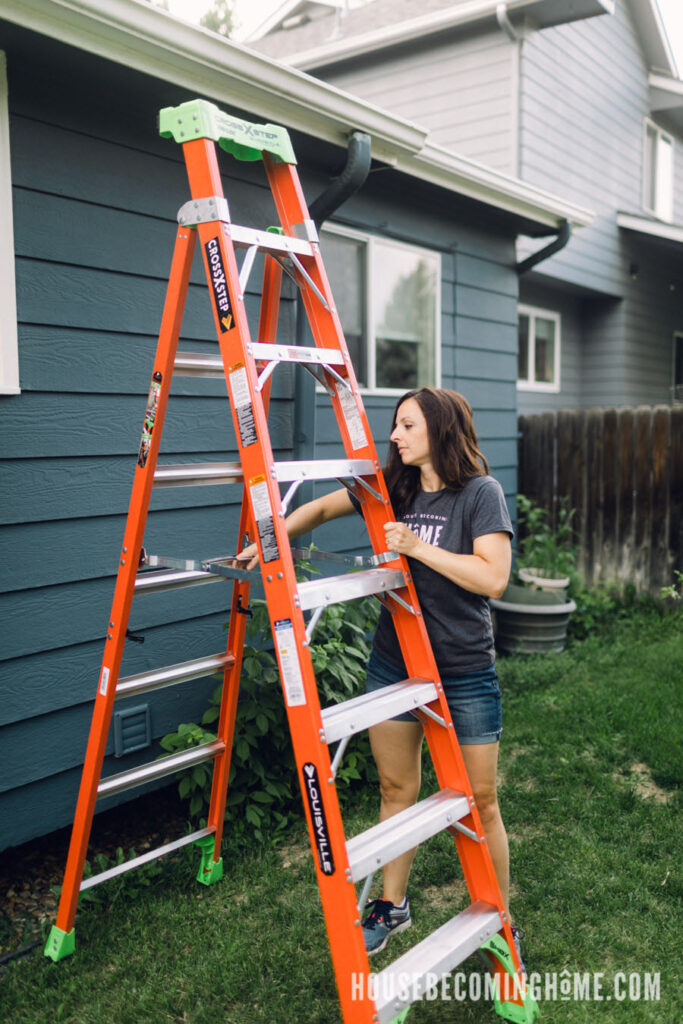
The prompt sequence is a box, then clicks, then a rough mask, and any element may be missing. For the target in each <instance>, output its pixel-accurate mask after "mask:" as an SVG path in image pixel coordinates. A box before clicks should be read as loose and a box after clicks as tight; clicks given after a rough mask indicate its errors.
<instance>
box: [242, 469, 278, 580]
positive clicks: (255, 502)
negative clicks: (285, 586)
mask: <svg viewBox="0 0 683 1024" xmlns="http://www.w3.org/2000/svg"><path fill="white" fill-rule="evenodd" d="M249 493H250V495H251V505H252V508H253V510H254V519H255V520H256V526H257V527H258V535H259V539H260V541H261V551H262V552H263V561H264V562H274V561H276V559H278V558H279V557H280V549H279V548H278V546H277V537H276V536H275V525H274V523H273V516H272V512H271V508H270V497H269V495H268V484H267V483H266V479H265V477H263V476H256V477H254V478H253V480H250V481H249Z"/></svg>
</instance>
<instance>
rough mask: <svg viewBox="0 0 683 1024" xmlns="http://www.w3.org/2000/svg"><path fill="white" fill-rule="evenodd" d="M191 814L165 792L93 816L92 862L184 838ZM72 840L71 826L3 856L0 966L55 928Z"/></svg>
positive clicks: (171, 790)
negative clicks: (49, 927) (98, 856)
mask: <svg viewBox="0 0 683 1024" xmlns="http://www.w3.org/2000/svg"><path fill="white" fill-rule="evenodd" d="M186 821H187V811H186V808H185V805H183V804H181V803H180V800H179V798H178V795H177V791H176V788H175V787H174V786H173V787H167V788H165V789H161V790H157V791H156V792H153V793H148V794H146V795H144V796H141V797H138V798H137V799H136V800H133V801H131V802H129V803H126V804H121V805H120V806H118V807H114V808H112V810H110V811H104V812H103V813H100V814H97V815H95V819H94V822H93V828H92V834H91V838H90V846H89V848H88V857H89V858H90V859H91V858H92V857H93V856H94V855H95V854H97V853H104V854H106V856H107V857H114V856H115V853H116V850H117V848H118V847H122V849H123V850H124V852H127V851H128V850H130V849H135V852H136V853H137V854H140V853H143V852H144V851H145V850H148V849H154V848H155V847H157V846H162V845H163V844H164V843H169V842H172V841H173V840H174V839H178V838H180V836H182V835H184V834H185V831H186ZM70 838H71V826H69V827H68V828H63V829H60V830H59V831H58V832H52V833H50V834H49V835H47V836H41V837H40V838H39V839H33V840H31V842H28V843H24V844H23V845H22V846H13V847H10V848H9V849H7V850H3V851H1V852H0V961H1V960H2V959H3V958H6V957H7V954H12V953H14V952H15V951H16V950H18V949H22V948H23V947H24V946H30V945H31V944H32V943H35V942H36V941H38V940H41V939H42V936H43V935H44V934H45V930H46V926H47V925H49V924H51V923H53V922H54V919H55V916H56V913H57V903H58V897H57V896H55V894H54V893H53V892H52V888H53V886H57V885H61V884H62V879H63V877H64V866H65V864H66V856H67V852H68V848H69V840H70Z"/></svg>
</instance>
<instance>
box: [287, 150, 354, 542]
mask: <svg viewBox="0 0 683 1024" xmlns="http://www.w3.org/2000/svg"><path fill="white" fill-rule="evenodd" d="M370 160H371V143H370V136H369V135H366V134H365V132H353V134H352V135H351V136H350V138H349V144H348V149H347V152H346V165H345V167H344V170H343V171H342V172H341V174H340V175H339V177H338V178H335V179H334V180H333V181H332V182H331V184H330V185H329V186H328V188H326V189H325V191H324V192H322V193H321V195H319V196H318V197H317V199H314V200H313V202H312V203H311V205H310V207H309V213H310V215H311V219H312V220H313V221H314V222H315V226H316V228H317V229H318V230H320V227H321V225H322V224H323V223H324V221H326V220H327V218H328V217H330V216H331V215H332V214H333V213H334V212H335V210H338V209H339V207H340V206H341V205H342V203H344V202H345V201H346V200H347V199H350V198H351V196H352V195H354V193H356V192H357V191H358V189H359V188H361V186H362V185H363V184H364V183H365V180H366V179H367V176H368V173H369V171H370ZM307 323H308V320H307V318H306V311H305V309H304V304H303V300H302V298H301V293H299V295H298V296H297V301H296V344H297V345H305V344H306V343H307V338H306V327H307ZM315 405H316V395H315V381H314V379H313V378H312V377H311V375H310V374H309V373H308V372H307V371H306V370H305V369H304V368H303V366H302V365H301V364H300V363H296V364H295V370H294V452H293V455H294V458H295V459H296V460H297V461H299V460H301V461H303V460H308V459H314V458H315V431H316V415H315ZM312 496H313V494H312V485H311V484H303V485H302V487H301V488H300V489H299V493H298V495H297V497H298V498H299V501H298V502H297V504H303V503H304V502H306V501H310V500H311V498H312ZM302 543H304V544H305V543H306V538H305V537H304V538H302Z"/></svg>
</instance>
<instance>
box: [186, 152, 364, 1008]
mask: <svg viewBox="0 0 683 1024" xmlns="http://www.w3.org/2000/svg"><path fill="white" fill-rule="evenodd" d="M183 150H184V154H185V160H186V166H187V171H188V177H189V180H190V189H191V193H192V196H193V198H201V197H202V196H203V195H213V196H219V197H220V196H221V195H222V183H221V179H220V173H219V170H218V164H217V160H216V153H215V148H214V145H213V143H211V142H210V141H209V140H205V139H202V140H199V139H197V140H193V141H191V142H187V143H184V145H183ZM197 234H198V236H199V240H200V244H201V247H202V256H203V258H204V262H205V266H206V270H207V274H208V277H209V282H210V285H211V287H212V288H213V284H212V280H213V278H212V275H213V274H217V276H218V278H220V277H221V275H224V278H225V283H226V285H227V290H228V299H229V307H230V308H229V317H230V319H227V318H226V319H225V320H223V317H224V316H225V315H226V314H225V310H221V308H220V307H219V305H218V297H217V296H216V292H215V290H214V311H213V312H214V321H215V324H216V330H217V335H218V341H219V346H220V350H221V355H222V358H223V363H224V366H225V369H226V376H227V378H228V386H229V391H230V394H231V398H232V401H231V412H232V415H233V421H234V425H235V434H236V438H237V444H238V449H239V453H240V461H241V463H242V466H243V470H244V478H245V488H246V491H247V494H248V498H249V503H250V509H251V514H252V516H253V520H254V523H255V526H256V541H257V546H258V550H259V560H260V564H261V574H262V581H263V585H264V590H265V593H266V600H267V604H268V613H269V617H270V622H271V627H272V629H273V636H274V639H275V653H276V656H277V660H278V665H279V668H280V677H281V681H282V687H283V693H284V699H285V707H286V710H287V715H288V719H289V723H290V731H291V736H292V745H293V748H294V757H295V762H296V766H297V773H298V776H299V783H300V786H301V791H302V795H303V804H304V812H305V816H306V821H307V825H308V830H309V837H310V841H311V846H312V849H313V851H314V861H315V868H316V874H317V877H318V885H319V888H320V891H321V897H322V904H323V910H324V913H325V917H326V923H327V927H328V931H329V932H330V934H332V933H334V935H335V941H334V942H333V943H331V949H332V958H333V961H334V964H335V972H336V975H337V977H343V978H346V979H350V978H351V977H352V975H353V974H354V973H355V974H356V975H357V976H360V975H361V974H364V975H367V974H368V971H369V967H368V959H367V954H366V952H365V944H364V942H363V936H362V933H361V927H360V918H359V915H358V909H357V906H356V892H355V887H354V884H353V879H352V877H351V872H350V868H349V863H348V856H347V853H346V843H345V837H344V828H343V824H342V819H341V812H340V809H339V802H338V799H337V794H336V790H335V788H334V779H333V777H332V774H331V765H330V756H329V751H328V748H327V744H326V743H325V741H324V739H323V736H324V730H323V729H322V718H321V711H320V702H319V698H318V692H317V685H316V681H315V674H314V671H313V663H312V660H311V656H310V652H309V650H308V640H307V638H306V630H305V622H304V618H303V613H302V611H301V609H300V607H298V606H297V603H296V602H297V598H298V596H297V580H296V574H295V570H294V562H293V559H292V555H291V550H290V544H289V538H288V536H287V530H286V526H285V521H284V514H283V512H282V507H281V501H280V492H279V485H278V483H277V479H276V475H275V467H274V460H273V454H272V449H271V444H270V438H269V433H268V425H267V419H266V415H265V410H264V407H263V400H262V393H261V392H259V390H258V388H257V384H258V376H257V373H256V368H255V364H254V361H253V359H251V358H250V357H249V356H248V352H247V346H248V344H249V341H250V339H249V326H248V322H247V318H246V312H245V308H244V301H243V296H242V294H241V291H240V287H239V273H238V269H237V262H236V259H235V253H234V248H233V245H232V242H231V239H230V225H229V224H217V223H216V222H209V223H208V224H199V225H198V227H197ZM209 243H210V244H209ZM216 253H218V254H219V255H218V256H216ZM235 373H238V374H239V381H236V380H235V379H234V378H233V374H235ZM238 385H239V390H240V393H241V397H242V399H244V397H245V389H246V391H247V392H248V394H247V395H246V401H245V402H244V404H243V405H242V406H241V408H238V407H237V404H236V402H235V392H236V391H237V390H238ZM339 994H340V999H341V1001H342V1005H343V1006H344V1013H345V1016H346V1019H347V1020H351V1019H353V1020H354V1021H356V1022H358V1024H372V1020H373V1015H374V1012H375V1010H374V1003H373V1000H372V999H371V998H370V996H369V994H368V993H367V991H364V992H363V994H362V998H359V999H353V993H352V992H351V986H350V984H349V985H348V986H341V987H340V993H339Z"/></svg>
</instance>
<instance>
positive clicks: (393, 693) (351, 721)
mask: <svg viewBox="0 0 683 1024" xmlns="http://www.w3.org/2000/svg"><path fill="white" fill-rule="evenodd" d="M436 697H437V692H436V686H435V685H434V683H432V682H430V681H429V680H427V679H404V680H403V682H401V683H392V684H391V685H390V686H383V687H382V689H381V690H374V691H373V692H372V693H363V694H361V696H360V697H353V698H352V699H351V700H347V701H344V703H343V704H333V705H332V706H331V707H329V708H325V710H324V711H323V713H322V719H323V725H324V727H325V740H326V741H327V743H336V741H337V740H340V739H343V738H344V736H353V734H354V733H357V732H361V730H363V729H369V728H370V726H371V725H377V724H378V723H379V722H386V721H388V719H390V718H393V717H394V716H395V715H402V714H405V712H406V711H413V710H414V709H415V708H420V707H423V706H424V705H425V704H429V703H430V701H433V700H436Z"/></svg>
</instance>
